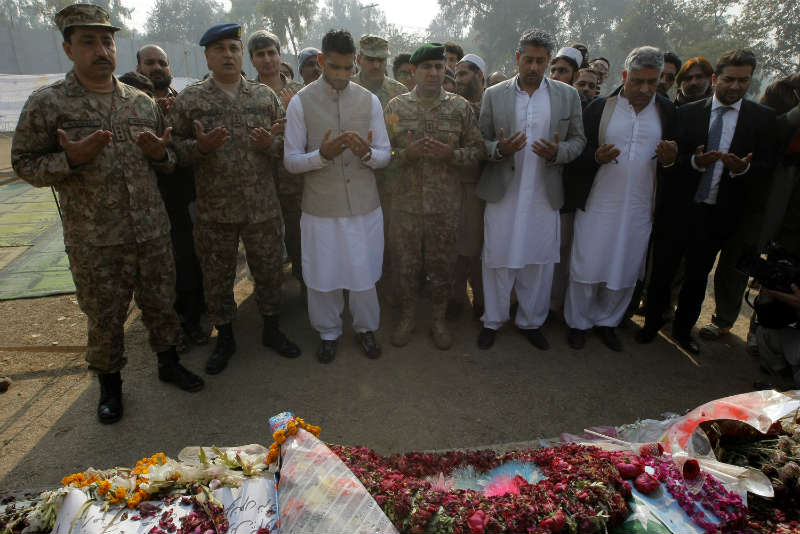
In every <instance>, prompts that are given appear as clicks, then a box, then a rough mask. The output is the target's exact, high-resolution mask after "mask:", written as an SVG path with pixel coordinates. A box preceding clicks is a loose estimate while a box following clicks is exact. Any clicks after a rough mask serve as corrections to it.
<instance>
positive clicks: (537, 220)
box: [476, 30, 586, 350]
mask: <svg viewBox="0 0 800 534" xmlns="http://www.w3.org/2000/svg"><path fill="white" fill-rule="evenodd" d="M554 46H555V40H554V39H553V37H552V36H551V35H549V34H548V33H546V32H544V31H541V30H530V31H528V32H526V33H525V34H524V35H523V36H522V38H521V39H520V43H519V49H518V50H517V51H516V54H515V55H516V61H517V67H518V70H519V74H518V75H517V76H515V77H514V78H512V79H510V80H507V81H505V82H501V83H499V84H497V85H495V86H492V87H490V88H489V89H487V90H486V93H484V96H483V102H482V104H481V115H480V120H479V127H480V130H481V134H482V135H483V138H484V140H485V143H486V151H487V153H488V154H489V162H488V164H487V165H486V167H485V168H484V170H483V173H482V175H481V179H480V182H479V183H478V186H477V189H476V194H477V195H478V196H479V197H480V198H482V199H484V200H485V201H486V211H485V214H484V222H485V230H484V246H483V284H484V292H485V297H484V298H485V313H484V315H483V317H482V318H481V320H482V321H483V326H484V327H483V329H482V330H481V333H480V336H479V337H478V346H479V347H480V348H482V349H487V348H489V347H491V346H492V344H493V343H494V337H495V332H496V331H497V330H498V329H499V328H500V327H501V326H502V325H503V323H505V322H506V321H507V320H508V318H509V303H510V298H511V291H512V289H514V290H515V291H516V295H517V300H518V301H519V309H518V311H517V315H516V321H515V322H516V324H517V326H518V327H519V328H520V330H521V331H522V333H523V334H525V335H526V336H527V337H528V340H529V341H530V342H531V343H532V344H533V345H534V346H535V347H537V348H539V349H542V350H546V349H548V348H549V346H550V345H549V343H548V342H547V339H546V338H545V337H544V335H543V334H542V332H541V326H542V324H543V323H544V321H545V319H546V318H547V313H548V311H549V307H550V290H551V286H552V283H553V266H554V264H556V263H558V261H559V245H560V241H559V240H560V219H559V209H561V206H562V205H563V204H564V186H563V183H562V168H563V166H564V165H565V164H566V163H569V162H570V161H572V160H574V159H575V158H577V157H578V156H579V155H580V153H581V151H582V150H583V147H584V145H585V144H586V137H585V136H584V133H583V120H582V117H581V102H580V97H579V96H578V93H577V92H576V91H575V89H574V88H572V87H570V86H568V85H566V84H563V83H561V82H557V81H555V80H548V79H546V78H544V75H545V72H546V71H547V68H548V66H549V64H550V59H551V57H552V54H553V48H554ZM512 132H513V134H512ZM509 134H511V135H509Z"/></svg>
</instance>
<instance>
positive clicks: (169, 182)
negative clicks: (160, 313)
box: [136, 44, 208, 352]
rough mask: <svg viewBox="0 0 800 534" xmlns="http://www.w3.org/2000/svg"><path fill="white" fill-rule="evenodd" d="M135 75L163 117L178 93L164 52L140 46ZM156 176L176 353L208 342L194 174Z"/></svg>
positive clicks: (179, 172)
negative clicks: (176, 325) (166, 226)
mask: <svg viewBox="0 0 800 534" xmlns="http://www.w3.org/2000/svg"><path fill="white" fill-rule="evenodd" d="M136 61H137V64H136V72H138V73H139V74H143V75H144V76H147V77H148V78H149V79H150V81H151V82H152V83H153V98H154V99H155V101H156V102H157V103H158V107H159V108H160V109H161V112H162V113H163V114H164V115H165V116H166V115H167V113H169V110H170V109H171V108H172V104H173V103H174V102H175V97H176V96H177V94H178V92H177V91H176V90H175V89H173V88H172V87H170V84H171V83H172V71H171V70H170V68H169V58H168V57H167V53H166V52H164V49H163V48H161V47H160V46H157V45H154V44H147V45H144V46H143V47H141V48H140V49H139V51H138V52H136ZM157 174H158V189H159V191H160V192H161V198H162V199H163V200H164V206H165V207H166V208H167V215H169V222H170V227H171V229H170V236H171V238H172V251H173V254H174V256H175V274H176V276H175V311H176V312H177V313H178V317H179V318H180V320H181V326H182V328H183V334H184V335H183V336H182V338H181V342H180V344H179V345H178V350H179V352H186V351H187V350H188V349H189V346H188V344H189V343H191V344H193V345H205V344H207V343H208V329H207V327H206V326H204V325H203V320H202V319H203V314H204V313H205V311H206V301H205V293H204V292H203V273H202V271H201V270H200V261H199V260H198V258H197V253H196V252H195V249H194V237H193V232H194V221H193V220H192V216H191V212H192V211H193V209H194V206H193V204H194V202H195V186H194V172H193V171H192V169H191V167H176V168H175V171H174V172H173V173H172V174H168V175H165V174H162V173H157Z"/></svg>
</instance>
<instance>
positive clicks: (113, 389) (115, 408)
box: [97, 371, 122, 425]
mask: <svg viewBox="0 0 800 534" xmlns="http://www.w3.org/2000/svg"><path fill="white" fill-rule="evenodd" d="M97 379H98V380H99V381H100V402H99V403H98V404H97V418H98V419H99V420H100V422H101V423H103V424H104V425H110V424H111V423H116V422H117V421H119V420H120V419H121V418H122V378H121V377H120V374H119V371H117V372H116V373H102V374H98V375H97Z"/></svg>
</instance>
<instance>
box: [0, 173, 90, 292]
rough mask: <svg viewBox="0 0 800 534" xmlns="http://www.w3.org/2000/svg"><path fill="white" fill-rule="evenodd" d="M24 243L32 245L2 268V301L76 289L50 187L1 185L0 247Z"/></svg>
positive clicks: (16, 183) (20, 184) (0, 274)
mask: <svg viewBox="0 0 800 534" xmlns="http://www.w3.org/2000/svg"><path fill="white" fill-rule="evenodd" d="M20 246H30V248H29V249H28V250H27V251H25V252H24V253H22V254H21V255H20V256H19V257H17V258H16V259H14V260H13V261H12V262H11V263H9V264H8V265H6V266H5V268H3V269H2V270H0V300H11V299H20V298H31V297H44V296H48V295H58V294H62V293H74V292H75V285H74V284H73V282H72V273H70V271H69V262H68V261H67V255H66V253H65V252H64V237H63V233H62V229H61V221H60V220H59V218H58V211H57V209H56V204H55V201H54V200H53V194H52V192H51V191H50V189H49V188H46V187H40V188H35V187H32V186H31V185H30V184H27V183H25V182H15V183H12V184H7V185H4V186H0V247H20Z"/></svg>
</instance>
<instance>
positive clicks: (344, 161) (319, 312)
mask: <svg viewBox="0 0 800 534" xmlns="http://www.w3.org/2000/svg"><path fill="white" fill-rule="evenodd" d="M355 52H356V49H355V44H354V43H353V39H352V37H351V36H350V34H349V33H348V32H346V31H333V30H331V31H330V32H328V33H327V34H326V35H325V37H324V38H323V40H322V53H321V54H320V55H319V58H318V59H319V62H320V64H321V65H322V68H323V75H322V76H321V77H320V78H319V79H317V80H316V81H314V82H312V83H310V84H308V85H307V86H305V87H304V88H303V89H302V90H301V91H300V92H299V93H297V96H296V97H295V98H292V100H291V102H290V103H289V107H288V109H287V112H286V138H285V141H284V147H285V148H284V164H285V166H286V169H287V170H288V171H289V172H291V173H295V174H299V173H303V174H305V177H304V180H305V183H304V189H303V203H302V215H301V218H300V235H301V251H302V263H303V281H304V282H305V284H306V286H307V287H308V315H309V319H310V321H311V325H312V326H313V327H314V329H316V330H317V331H318V332H319V333H320V337H321V339H322V343H321V344H320V346H319V349H318V350H317V359H318V360H319V361H320V362H321V363H330V362H331V361H333V359H334V358H335V356H336V350H337V347H338V340H339V338H340V337H341V335H342V313H343V311H344V291H343V290H345V289H347V290H349V304H350V312H351V314H352V316H353V329H354V330H355V331H356V334H357V339H358V342H359V345H360V346H361V349H362V350H363V351H364V353H365V354H366V355H367V357H369V358H377V357H378V356H380V353H381V349H380V346H379V345H378V344H377V342H376V340H375V335H374V333H375V331H376V330H377V329H378V327H379V325H380V306H379V304H378V296H377V293H376V291H375V283H376V282H377V281H378V279H379V278H380V276H381V268H382V263H383V215H382V212H381V207H380V202H379V200H378V189H377V187H376V184H375V176H374V174H373V172H372V171H373V169H380V168H382V167H385V166H386V165H388V163H389V160H390V158H391V146H390V144H389V137H388V135H387V133H386V125H385V122H384V119H383V109H382V108H381V105H380V101H379V100H378V98H377V97H376V96H375V95H373V94H372V93H370V92H369V91H368V90H366V89H364V88H362V87H360V86H358V85H357V84H354V83H350V82H349V79H350V77H351V76H352V70H353V59H354V57H355Z"/></svg>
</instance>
